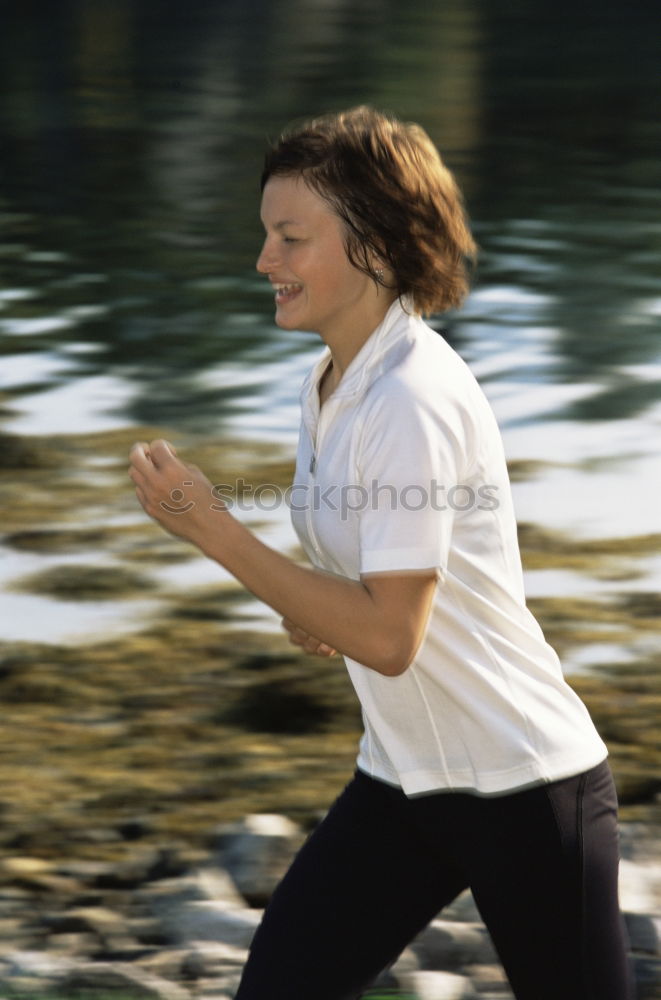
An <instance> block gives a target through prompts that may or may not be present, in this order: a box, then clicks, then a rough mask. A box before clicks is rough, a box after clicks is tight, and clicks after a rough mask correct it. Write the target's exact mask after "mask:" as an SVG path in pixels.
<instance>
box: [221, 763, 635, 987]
mask: <svg viewBox="0 0 661 1000" xmlns="http://www.w3.org/2000/svg"><path fill="white" fill-rule="evenodd" d="M616 810H617V802H616V796H615V789H614V785H613V780H612V777H611V773H610V769H609V767H608V764H607V763H606V762H604V763H603V764H599V765H598V766H597V767H595V768H593V769H592V770H590V771H587V772H586V773H584V774H580V775H577V776H576V777H572V778H566V779H563V780H561V781H555V782H552V783H550V784H546V785H537V786H535V787H533V788H528V789H525V790H523V791H518V792H514V793H512V794H507V795H500V796H492V797H482V796H477V795H472V794H468V793H461V792H440V793H434V794H432V795H424V796H419V797H417V798H412V799H409V798H407V797H406V796H405V795H404V794H403V792H401V791H400V790H399V789H397V788H393V787H391V786H390V785H387V784H384V783H383V782H381V781H376V780H374V779H373V778H369V777H367V775H365V774H363V773H361V772H360V771H357V772H356V775H355V777H354V778H353V780H352V781H351V782H350V783H349V784H348V785H347V787H346V788H345V790H344V792H343V793H342V795H340V797H339V798H338V799H337V801H336V802H335V804H334V805H333V807H332V808H331V810H330V812H329V813H328V815H327V817H326V818H325V819H324V820H323V822H322V823H321V824H320V825H319V826H318V827H317V829H316V830H315V831H314V833H313V834H312V835H311V836H310V838H309V839H308V841H307V842H306V843H305V845H304V846H303V847H302V849H301V851H300V852H299V854H298V856H297V857H296V858H295V860H294V862H293V864H292V866H291V868H290V869H289V871H288V873H287V874H286V875H285V877H284V879H283V881H282V882H281V883H280V885H279V887H278V888H277V890H276V891H275V893H274V895H273V897H272V899H271V901H270V903H269V905H268V907H267V909H266V912H265V914H264V919H263V921H262V923H261V925H260V927H259V929H258V931H257V934H256V935H255V939H254V941H253V945H252V949H251V953H250V957H249V959H248V961H247V963H246V966H245V969H244V972H243V978H242V980H241V985H240V987H239V991H238V993H237V995H236V1000H355V998H356V997H359V996H360V995H361V993H362V991H363V990H365V989H366V988H367V987H368V986H369V985H370V983H372V982H373V981H374V979H375V978H376V976H377V975H378V974H379V972H380V971H381V970H382V969H384V968H385V967H386V966H388V965H390V964H391V963H392V962H393V961H394V960H395V959H396V958H397V956H398V955H399V953H400V952H401V951H402V950H403V948H404V947H405V946H406V945H407V944H408V943H409V942H410V941H411V940H412V939H413V938H414V937H415V935H416V934H417V933H418V932H419V931H421V930H422V929H423V928H424V927H425V926H426V925H427V924H428V923H429V921H430V920H432V919H433V918H434V917H436V916H437V915H438V913H439V911H440V910H441V909H442V908H443V907H444V906H446V905H447V904H448V903H450V902H451V901H452V900H453V899H454V898H455V897H456V896H457V895H458V894H459V893H460V892H461V891H462V890H463V889H465V888H466V887H468V886H470V888H471V889H472V891H473V896H474V898H475V901H476V903H477V906H478V908H479V910H480V913H481V915H482V918H483V919H484V922H485V924H486V926H487V928H488V929H489V932H490V934H491V937H492V940H493V942H494V945H495V947H496V950H497V951H498V954H499V956H500V959H501V961H502V963H503V966H504V967H505V971H506V973H507V975H508V978H509V980H510V983H511V986H512V989H513V991H514V993H515V995H516V997H517V1000H630V998H631V996H632V988H631V985H630V982H629V970H628V963H627V956H626V941H625V935H624V932H623V924H622V918H621V915H620V911H619V907H618V900H617V865H618V843H617V839H618V835H617V816H616Z"/></svg>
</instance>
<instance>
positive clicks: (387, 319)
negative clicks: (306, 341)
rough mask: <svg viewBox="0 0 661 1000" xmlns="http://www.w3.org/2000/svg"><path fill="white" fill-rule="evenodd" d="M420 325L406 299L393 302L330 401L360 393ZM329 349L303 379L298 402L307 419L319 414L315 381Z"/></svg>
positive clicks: (418, 318) (320, 372)
mask: <svg viewBox="0 0 661 1000" xmlns="http://www.w3.org/2000/svg"><path fill="white" fill-rule="evenodd" d="M419 322H420V317H419V316H418V314H417V313H416V312H415V311H414V307H413V301H412V300H411V299H410V298H409V297H408V296H403V297H402V298H401V299H400V298H397V299H395V301H394V302H393V303H392V305H391V306H390V308H389V309H388V312H387V313H386V315H385V316H384V317H383V319H382V320H381V322H380V323H379V325H378V326H377V328H376V329H375V330H374V331H373V332H372V333H371V334H370V335H369V337H368V338H367V340H366V341H365V343H364V344H363V346H362V347H361V348H360V350H359V351H358V353H357V354H356V356H355V358H353V360H352V361H351V364H350V365H349V367H348V368H347V370H346V371H345V373H344V375H343V376H342V378H341V379H340V382H339V384H338V385H337V387H336V388H335V390H334V391H333V395H332V397H331V398H332V399H343V398H348V397H350V396H357V395H361V394H362V393H364V392H365V391H366V390H367V389H368V388H369V386H370V385H371V384H372V382H373V381H374V380H375V379H376V378H377V377H378V375H380V374H381V372H382V371H384V370H385V369H386V368H387V367H388V357H389V355H390V354H391V353H392V351H393V349H394V348H395V346H396V345H398V344H400V343H401V342H402V340H403V339H408V338H407V332H408V336H409V337H411V336H412V335H413V331H412V327H413V326H414V325H416V324H417V323H419ZM330 357H331V353H330V349H329V348H326V350H325V351H324V352H323V354H322V355H321V357H320V358H319V360H318V361H317V362H316V364H315V365H314V366H313V368H312V370H311V371H310V373H309V374H308V376H307V378H306V379H305V381H304V383H303V386H302V390H301V400H302V401H303V403H304V404H306V406H307V408H310V409H311V411H312V412H311V415H318V413H319V393H318V391H317V387H318V385H319V379H320V378H321V376H322V374H323V373H324V371H325V370H326V367H327V365H328V362H329V361H330Z"/></svg>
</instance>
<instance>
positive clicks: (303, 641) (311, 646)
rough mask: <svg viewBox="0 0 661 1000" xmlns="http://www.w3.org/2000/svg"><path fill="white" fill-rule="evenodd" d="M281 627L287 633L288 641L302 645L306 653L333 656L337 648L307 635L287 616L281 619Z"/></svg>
mask: <svg viewBox="0 0 661 1000" xmlns="http://www.w3.org/2000/svg"><path fill="white" fill-rule="evenodd" d="M282 627H283V628H284V629H285V631H286V632H288V633H289V641H290V642H291V643H293V644H294V645H295V646H302V647H303V649H304V650H305V652H306V653H314V655H315V656H335V654H336V652H337V650H335V649H332V647H331V646H328V645H326V643H325V642H320V641H319V639H315V638H314V636H312V635H308V633H307V632H304V631H303V629H302V628H299V627H298V625H294V623H293V622H292V621H290V620H289V618H283V619H282Z"/></svg>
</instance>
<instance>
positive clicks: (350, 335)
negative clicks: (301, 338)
mask: <svg viewBox="0 0 661 1000" xmlns="http://www.w3.org/2000/svg"><path fill="white" fill-rule="evenodd" d="M395 298H396V296H394V295H393V296H392V297H389V298H388V299H387V300H383V301H380V302H379V303H378V307H377V308H376V309H374V310H372V311H371V312H370V314H369V315H367V316H365V317H364V318H363V319H362V322H360V321H358V322H357V323H356V324H355V325H352V328H351V330H343V331H336V332H335V331H334V332H333V333H329V334H328V335H325V334H322V339H323V341H324V343H325V344H327V345H328V347H329V348H330V352H331V361H332V365H333V373H334V379H333V381H334V384H335V385H337V383H338V382H339V381H340V379H341V378H342V376H343V375H344V373H345V371H346V370H347V368H348V367H349V365H350V364H351V362H352V361H353V359H354V358H355V357H356V355H357V354H358V352H359V351H360V349H361V348H362V347H363V345H364V344H365V343H366V342H367V341H368V340H369V338H370V336H371V335H372V334H373V333H374V331H375V330H376V328H377V327H378V326H379V325H380V324H381V323H382V322H383V320H384V318H385V315H386V313H387V312H388V310H389V309H390V306H391V305H392V303H393V302H394V301H395Z"/></svg>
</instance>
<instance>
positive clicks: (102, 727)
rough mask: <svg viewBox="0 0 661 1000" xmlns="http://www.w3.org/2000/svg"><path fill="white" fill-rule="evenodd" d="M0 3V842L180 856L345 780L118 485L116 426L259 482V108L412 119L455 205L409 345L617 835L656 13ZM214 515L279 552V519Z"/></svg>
mask: <svg viewBox="0 0 661 1000" xmlns="http://www.w3.org/2000/svg"><path fill="white" fill-rule="evenodd" d="M1 10H2V33H1V35H0V77H1V79H2V86H1V97H0V143H1V156H0V273H1V282H0V373H1V383H2V400H1V410H0V421H1V422H0V432H1V440H0V465H2V466H3V470H2V472H3V479H2V504H3V515H2V517H3V521H2V531H3V535H2V539H1V540H0V541H1V544H0V554H1V556H2V560H1V561H0V586H1V587H2V593H1V599H2V608H3V612H2V638H3V643H2V656H3V659H2V667H1V668H0V701H1V702H4V708H3V712H4V713H5V724H4V726H3V732H2V735H1V736H0V740H1V741H2V750H3V755H2V758H1V759H2V761H4V763H3V764H1V765H0V767H1V769H2V783H1V787H0V799H2V805H3V809H4V824H3V830H2V833H1V834H0V849H2V850H5V851H9V852H11V851H14V852H15V851H16V850H20V851H23V852H33V853H40V854H42V855H48V854H49V853H50V854H56V853H58V852H59V853H62V852H65V853H66V852H70V853H73V854H81V853H82V854H85V852H88V853H90V854H94V855H95V856H98V854H99V853H104V852H105V853H107V854H108V855H113V856H114V855H116V854H119V853H121V851H122V850H123V844H124V840H123V839H122V837H123V834H122V833H121V830H124V831H126V830H127V829H129V828H130V829H133V831H134V833H135V831H136V830H141V831H142V833H141V835H144V836H148V837H152V838H153V839H154V840H155V841H159V842H163V841H164V840H169V841H172V842H177V843H198V844H199V843H202V842H204V838H205V836H206V835H207V833H208V830H209V829H210V828H211V827H212V826H213V824H214V823H216V822H217V821H218V819H219V818H223V817H228V818H234V817H237V816H239V815H242V814H244V813H245V812H248V811H274V810H275V811H284V812H287V813H288V814H290V815H292V816H294V817H296V818H297V819H300V820H301V821H303V822H311V821H312V819H313V817H314V816H315V815H316V814H317V813H318V810H319V809H321V808H323V807H324V805H325V804H327V803H328V801H329V800H330V798H331V797H332V795H333V794H334V792H335V791H336V790H337V789H338V788H339V787H340V786H341V784H342V783H343V781H344V780H345V779H346V776H347V775H348V774H349V773H350V770H351V762H352V759H353V756H354V754H355V748H356V742H357V738H358V733H359V718H358V713H357V709H356V707H355V704H354V701H353V696H352V694H351V692H350V691H349V689H348V685H347V682H346V678H345V677H344V673H343V670H342V666H341V663H340V662H338V661H332V662H322V661H316V660H315V661H311V660H308V659H306V658H305V657H304V656H301V655H299V654H298V653H297V652H295V651H292V649H291V648H290V647H288V646H287V644H286V642H285V641H284V638H283V637H282V636H281V635H280V632H279V630H278V624H277V620H276V619H275V618H274V616H273V615H271V614H270V612H268V611H267V610H266V609H264V608H262V607H261V606H259V605H257V604H256V603H255V602H253V601H251V600H250V599H248V598H247V597H246V596H245V595H244V594H242V593H241V592H240V591H239V590H238V589H237V588H235V587H234V586H233V584H232V582H231V580H229V579H227V578H226V576H225V575H224V574H223V573H222V572H221V571H220V570H219V568H218V567H217V566H215V565H213V564H211V563H207V562H205V561H203V560H201V559H198V558H196V557H195V553H194V551H193V550H191V549H189V548H187V547H186V546H185V545H184V544H183V543H181V542H178V541H176V540H175V539H172V538H169V537H168V536H165V535H164V534H163V533H162V532H161V531H160V529H157V528H156V527H155V526H153V525H151V524H150V523H148V522H147V520H146V518H145V517H144V515H143V514H142V513H141V511H140V510H139V509H138V507H137V504H136V502H135V499H134V497H133V492H132V487H131V484H130V483H129V481H128V480H127V478H126V473H125V466H126V454H127V451H128V448H129V446H130V444H131V443H132V442H133V441H134V440H135V439H136V438H150V437H153V436H155V435H165V436H167V437H168V438H169V439H170V440H172V441H174V442H175V443H176V444H177V446H178V447H179V448H180V449H181V450H182V451H183V453H184V457H187V458H190V459H191V460H194V461H197V462H198V463H199V464H200V465H202V467H203V468H204V469H205V471H206V472H207V474H208V475H209V477H210V478H211V479H212V481H214V482H216V483H233V482H234V481H235V480H236V478H237V477H241V476H243V477H244V478H245V480H246V481H247V482H249V483H252V484H253V485H259V484H265V483H270V484H274V485H280V486H284V485H286V484H287V481H288V476H289V475H290V472H291V462H292V456H293V449H294V447H295V441H296V433H297V423H298V392H299V387H300V383H301V381H302V379H303V377H304V374H305V373H306V371H307V369H308V368H309V366H310V364H311V363H312V361H313V360H314V359H315V357H316V355H317V353H318V352H319V350H320V345H319V341H318V339H317V338H316V337H315V336H313V335H310V334H299V333H297V334H294V333H291V332H284V331H281V330H279V329H277V328H276V327H275V325H274V323H273V305H272V296H271V292H270V289H269V287H268V286H267V283H266V282H265V281H264V280H263V279H261V278H260V277H259V276H258V275H257V274H256V272H255V270H254V262H255V259H256V256H257V253H258V251H259V248H260V245H261V240H262V232H261V227H260V222H259V186H258V182H259V175H260V170H261V164H262V158H263V153H264V149H265V147H266V145H267V143H268V141H269V139H270V138H272V137H275V136H276V135H277V134H278V132H279V130H280V129H281V128H282V127H284V126H285V125H286V124H287V123H288V122H290V121H291V120H292V119H300V118H302V117H305V116H308V115H311V114H315V113H318V112H322V111H326V110H334V109H335V110H337V109H340V108H342V107H345V106H351V105H354V104H357V103H370V104H373V105H375V106H377V107H379V108H382V109H385V110H389V111H392V112H394V113H395V114H397V115H398V116H399V117H402V118H404V119H411V120H416V121H418V122H420V123H421V124H422V125H423V126H424V127H425V128H426V129H427V130H428V132H429V133H430V135H431V136H432V138H433V140H434V141H435V142H436V144H437V145H438V146H439V148H440V150H441V152H442V154H443V156H444V158H445V160H446V162H447V163H448V165H449V166H450V167H451V168H452V169H453V170H454V171H455V173H456V175H457V177H458V180H459V182H460V184H461V185H462V187H463V189H464V191H465V195H466V200H467V205H468V209H469V213H470V216H471V219H472V224H473V227H474V231H475V235H476V239H477V241H478V243H479V246H480V260H479V267H478V270H477V274H476V282H475V288H474V290H473V292H472V294H471V296H470V299H469V301H468V303H467V304H466V306H465V308H464V309H463V310H461V311H460V312H458V313H456V314H451V315H448V316H444V317H434V318H433V319H432V323H433V325H435V326H436V327H437V328H438V329H439V330H442V331H443V332H444V335H445V336H446V337H447V338H448V340H449V341H450V342H451V343H452V344H453V345H454V346H455V347H456V348H457V349H458V350H459V352H460V353H461V354H462V356H463V357H464V358H465V359H466V360H467V361H468V362H469V364H470V365H471V367H472V369H473V371H474V372H475V374H476V375H477V376H478V378H479V379H480V380H481V382H482V384H483V386H484V388H485V390H486V392H487V394H488V395H489V398H490V399H491V401H492V403H493V406H494V409H495V412H496V415H497V417H498V419H499V422H500V425H501V428H502V431H503V436H504V440H505V447H506V451H507V455H508V458H509V460H510V470H511V475H512V480H513V488H514V497H515V505H516V509H517V513H518V517H519V520H520V522H521V541H522V548H523V554H524V561H525V566H526V587H527V592H528V595H529V599H530V604H531V607H533V610H534V611H535V612H536V613H537V614H538V615H539V617H540V620H541V621H542V624H543V626H544V628H545V630H546V632H547V635H548V636H549V638H550V639H551V641H552V642H554V644H555V645H556V647H557V648H558V650H559V652H560V653H561V656H562V658H563V662H564V664H565V669H566V671H567V673H568V675H569V676H570V678H571V680H572V683H575V684H576V686H577V687H578V688H579V690H580V691H581V693H582V694H583V696H584V697H585V698H586V700H587V701H588V704H589V705H590V708H591V710H592V712H593V714H594V715H595V717H596V718H597V722H598V724H599V726H600V728H601V731H602V733H603V734H604V736H605V737H606V739H607V740H608V741H609V745H610V746H611V752H612V755H613V760H614V764H615V767H616V776H617V779H618V788H619V790H620V794H621V797H622V800H623V807H624V808H625V809H626V810H628V811H629V812H628V815H630V816H633V817H634V818H646V819H648V818H649V817H650V816H651V815H652V814H653V810H654V809H655V808H657V806H656V805H655V803H656V801H657V795H658V792H659V790H660V789H661V782H660V780H659V768H658V764H659V760H660V759H661V748H660V747H659V737H658V725H657V723H658V706H659V687H660V685H659V673H658V649H659V637H660V636H659V633H660V631H661V624H660V623H661V599H660V598H659V589H660V588H659V583H660V582H661V528H660V527H659V520H658V509H659V489H660V487H661V475H660V464H659V444H658V443H659V435H660V431H661V338H660V336H659V333H660V329H661V285H660V283H659V273H660V269H661V211H660V209H661V187H660V184H659V181H660V180H661V174H660V171H659V163H660V162H661V160H660V157H661V92H660V88H659V79H660V69H661V59H660V52H659V48H660V45H659V39H661V7H659V5H658V3H655V2H654V3H653V2H644V0H631V2H629V3H627V4H626V5H623V4H621V3H615V2H612V0H602V2H601V3H599V4H580V3H578V4H577V3H575V2H572V3H569V2H568V0H553V2H551V0H525V2H524V0H436V2H430V0H407V2H406V3H402V2H401V0H189V2H187V3H185V4H184V3H174V2H169V0H160V2H158V0H113V2H112V3H107V2H105V0H59V2H58V3H53V4H47V5H44V4H39V5H38V4H37V3H36V2H34V0H23V2H22V3H20V4H15V3H3V4H2V6H1ZM244 507H245V509H244V510H243V511H241V513H240V516H242V517H244V518H245V519H246V521H247V522H248V523H250V524H252V525H253V526H254V527H255V530H257V531H258V532H260V534H261V537H263V538H264V539H265V540H266V541H268V542H270V543H271V544H273V545H277V546H278V547H279V548H281V549H282V550H283V551H291V552H292V553H293V554H296V553H297V548H296V546H295V540H294V536H293V534H292V532H291V529H290V528H289V524H288V511H287V509H286V508H284V507H283V506H282V505H278V504H277V503H270V502H269V500H268V497H267V496H266V495H264V496H263V500H262V502H261V503H260V504H252V505H251V504H250V502H247V503H246V504H245V505H244ZM45 815H47V816H48V823H47V824H44V816H45ZM130 823H134V824H135V823H138V826H135V825H134V826H133V827H130ZM140 823H141V824H142V826H140V825H139V824H140ZM127 824H129V826H127ZM118 830H120V833H119V834H118V833H117V831H118ZM90 831H92V832H90Z"/></svg>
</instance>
